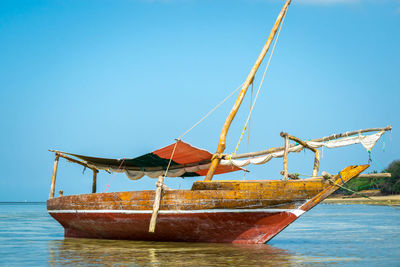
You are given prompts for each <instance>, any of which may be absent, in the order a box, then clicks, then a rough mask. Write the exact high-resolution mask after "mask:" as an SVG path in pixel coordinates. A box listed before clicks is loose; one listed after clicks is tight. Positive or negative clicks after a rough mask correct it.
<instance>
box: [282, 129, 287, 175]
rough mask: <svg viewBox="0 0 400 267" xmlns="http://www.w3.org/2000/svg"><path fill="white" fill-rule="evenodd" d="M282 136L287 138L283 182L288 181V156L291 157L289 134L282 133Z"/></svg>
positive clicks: (284, 152)
mask: <svg viewBox="0 0 400 267" xmlns="http://www.w3.org/2000/svg"><path fill="white" fill-rule="evenodd" d="M281 136H282V137H283V138H285V145H284V150H283V180H285V181H286V180H287V179H288V167H287V161H288V155H289V135H288V134H287V133H281Z"/></svg>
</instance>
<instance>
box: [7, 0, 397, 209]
mask: <svg viewBox="0 0 400 267" xmlns="http://www.w3.org/2000/svg"><path fill="white" fill-rule="evenodd" d="M282 5H283V1H278V0H276V1H273V0H271V1H267V0H243V1H207V0H206V1H195V0H179V1H178V0H177V1H174V0H169V1H168V0H165V1H157V0H154V1H144V0H143V1H134V0H125V1H122V0H120V1H111V0H110V1H108V0H87V1H40V0H37V1H24V0H20V1H15V0H12V1H7V0H3V1H1V2H0V51H1V52H0V103H1V104H0V122H1V131H0V140H1V141H0V142H1V147H2V153H1V155H0V160H1V162H2V170H1V174H0V201H24V200H28V201H44V200H46V199H47V197H48V193H49V188H50V180H51V172H52V165H53V160H54V155H53V154H51V153H49V152H48V151H47V150H48V149H59V150H63V151H68V152H72V153H78V154H86V155H93V156H99V157H116V158H122V157H136V156H139V155H142V154H144V153H147V152H150V151H153V150H155V149H158V148H160V147H163V146H166V145H168V144H170V143H172V142H174V138H176V137H178V136H180V135H181V134H182V133H183V132H185V131H186V130H187V129H188V128H190V127H191V126H192V125H193V124H194V123H195V122H196V121H197V120H199V119H200V118H201V117H202V116H203V115H204V114H205V113H207V112H208V111H209V110H210V109H211V108H213V107H214V106H215V105H216V104H217V103H219V102H220V101H221V100H222V99H223V98H224V97H225V96H227V95H228V94H229V93H230V92H232V91H233V90H234V89H235V88H236V87H237V86H238V85H239V84H241V83H242V82H243V81H244V80H245V78H246V76H247V74H248V72H249V71H250V68H251V67H252V65H253V63H254V61H255V59H256V58H257V56H258V54H259V52H260V51H261V48H262V46H263V45H264V43H265V41H266V38H267V36H268V34H269V32H270V29H271V28H272V25H273V23H274V22H275V19H276V17H277V15H278V13H279V11H280V9H281V7H282ZM399 44H400V1H396V0H390V1H389V0H387V1H373V0H370V1H368V0H365V1H364V0H358V1H357V0H353V1H344V0H336V1H335V0H327V1H317V0H302V1H301V0H298V1H296V0H294V1H293V3H292V5H291V6H290V8H289V11H288V14H287V17H286V20H285V23H284V25H283V29H282V32H281V35H280V38H279V41H278V44H277V48H276V51H275V54H274V57H273V59H272V62H271V65H270V68H269V72H268V73H267V76H266V80H265V82H264V84H263V87H262V91H261V95H260V97H259V99H258V102H257V105H256V107H255V110H254V114H253V118H252V122H251V130H250V135H251V141H250V146H249V150H250V151H257V150H262V149H266V148H269V147H274V146H280V145H282V143H283V142H282V141H283V140H282V138H281V137H280V136H279V133H280V132H281V131H287V132H289V133H291V134H293V135H295V136H298V137H300V138H303V139H312V138H318V137H322V136H326V135H330V134H332V133H338V132H344V131H347V130H357V129H361V128H369V127H384V126H386V125H389V124H391V125H393V129H394V130H393V133H392V134H391V135H390V134H387V135H385V136H384V138H383V139H382V140H381V141H380V142H379V143H378V144H377V145H376V147H375V148H374V149H373V159H374V162H373V164H372V166H371V168H370V169H369V170H370V171H373V170H381V169H382V168H384V167H386V166H387V165H388V164H389V163H390V162H391V161H393V160H395V159H399V158H400V157H399V153H398V151H400V141H399V138H398V134H397V129H398V128H399V127H400V119H399V111H398V107H399V100H400V90H399V89H400V88H399V87H400V73H399V70H400V63H399V62H400V53H399V49H398V47H399ZM264 67H265V64H263V65H262V66H261V69H260V72H259V73H258V74H257V76H256V81H255V85H256V86H255V88H257V86H258V84H259V81H260V78H261V76H262V71H263V69H264ZM233 101H234V99H231V100H230V101H228V102H227V103H226V104H225V105H224V106H222V107H221V108H220V109H219V110H218V111H216V112H215V113H214V114H213V115H212V116H210V117H209V118H208V119H207V120H206V121H204V122H203V123H202V124H200V126H198V127H197V128H195V129H194V130H193V131H192V132H190V134H188V135H187V136H186V137H185V138H184V141H187V142H189V143H191V144H193V145H195V146H197V147H201V148H205V149H208V150H209V151H211V152H214V151H215V149H216V147H217V143H218V136H219V133H220V130H221V127H222V124H223V122H224V120H225V117H226V115H227V114H228V112H229V110H230V108H231V106H232V104H233ZM249 102H250V98H249V97H246V99H245V100H244V102H243V106H242V108H241V110H240V114H239V115H238V116H237V119H236V120H235V121H234V123H233V125H232V128H231V131H230V132H229V135H228V140H227V141H228V146H227V152H232V151H233V149H234V147H235V145H236V143H237V140H238V138H239V135H240V132H241V129H242V127H243V124H244V121H245V118H246V116H247V114H248V110H249ZM246 138H247V137H245V139H246ZM383 147H385V149H383ZM245 151H246V141H243V143H242V145H241V147H240V150H239V152H245ZM367 161H368V155H367V153H366V151H365V149H364V148H363V147H362V146H361V145H355V146H354V147H347V148H341V149H336V150H328V149H325V150H324V151H323V159H322V162H321V171H322V170H326V171H328V172H331V173H334V172H337V171H339V170H340V169H342V168H344V167H345V166H347V165H352V164H364V163H367ZM312 163H313V155H312V154H311V153H310V152H304V153H303V152H302V153H300V154H293V155H290V156H289V171H291V172H299V173H304V174H310V173H311V170H312ZM281 169H282V161H281V160H278V159H275V160H272V161H271V162H269V163H268V164H267V165H265V166H257V167H250V168H249V170H250V171H251V172H250V173H249V174H247V176H246V179H264V178H272V179H276V178H280V175H279V171H280V170H281ZM222 178H229V179H243V174H242V173H239V172H238V173H234V174H230V175H225V176H224V177H222ZM98 180H99V184H98V191H99V192H102V191H104V190H105V187H106V185H107V184H110V189H109V190H116V191H122V190H141V189H154V187H155V186H154V183H155V180H152V179H150V178H144V179H142V180H140V181H130V180H128V179H127V178H126V177H125V176H124V175H117V174H113V175H110V174H107V173H101V174H99V178H98ZM193 180H194V179H193V178H190V179H189V178H187V179H184V180H182V179H180V178H178V179H168V181H167V184H168V185H170V186H172V187H174V188H188V187H190V185H191V183H192V182H193ZM60 189H63V190H64V192H65V194H67V195H68V194H77V193H88V192H90V189H91V172H90V171H86V172H85V173H84V174H82V168H81V167H79V166H74V165H73V164H71V163H67V162H65V161H63V160H62V161H61V162H60V164H59V172H58V176H57V188H56V190H57V192H58V190H60Z"/></svg>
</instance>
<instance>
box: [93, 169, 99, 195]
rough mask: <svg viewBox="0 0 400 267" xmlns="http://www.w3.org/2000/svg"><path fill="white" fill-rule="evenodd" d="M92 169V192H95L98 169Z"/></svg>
mask: <svg viewBox="0 0 400 267" xmlns="http://www.w3.org/2000/svg"><path fill="white" fill-rule="evenodd" d="M92 171H93V182H92V193H96V191H97V173H98V172H99V171H98V170H96V169H92Z"/></svg>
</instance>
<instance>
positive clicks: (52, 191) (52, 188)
mask: <svg viewBox="0 0 400 267" xmlns="http://www.w3.org/2000/svg"><path fill="white" fill-rule="evenodd" d="M59 159H60V155H59V154H58V153H56V158H55V159H54V165H53V175H52V176H51V186H50V194H49V199H52V198H54V190H55V188H56V176H57V168H58V161H59Z"/></svg>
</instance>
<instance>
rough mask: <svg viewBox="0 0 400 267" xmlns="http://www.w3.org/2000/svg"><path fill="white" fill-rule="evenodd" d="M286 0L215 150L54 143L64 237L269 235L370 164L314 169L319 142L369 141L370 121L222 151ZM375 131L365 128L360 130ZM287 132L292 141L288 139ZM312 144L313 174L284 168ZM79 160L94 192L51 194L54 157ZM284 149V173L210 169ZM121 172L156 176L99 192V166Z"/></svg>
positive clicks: (53, 205)
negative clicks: (125, 151) (75, 148)
mask: <svg viewBox="0 0 400 267" xmlns="http://www.w3.org/2000/svg"><path fill="white" fill-rule="evenodd" d="M290 2H291V1H290V0H287V1H286V3H285V5H284V6H283V8H282V10H281V12H280V14H279V16H278V19H277V21H276V23H275V25H274V27H273V29H272V32H271V34H270V36H269V38H268V40H267V42H266V44H265V46H264V48H263V50H262V52H261V54H260V55H259V57H258V59H257V61H256V63H255V65H254V67H253V68H252V70H251V72H250V74H249V75H248V77H247V79H246V81H245V82H244V83H243V85H242V87H241V91H240V93H239V96H238V98H237V100H236V103H235V105H234V107H233V108H232V110H231V112H230V114H229V115H228V117H227V119H226V122H225V124H224V126H223V129H222V132H221V136H220V140H219V144H218V149H217V152H216V153H215V154H211V153H210V152H208V151H206V150H203V149H199V148H196V147H193V146H191V145H190V144H188V143H185V142H183V141H182V140H180V139H178V140H177V142H176V143H174V144H171V145H169V146H167V147H164V148H161V149H159V150H156V151H153V152H152V153H148V154H145V155H143V156H140V157H137V158H132V159H107V158H97V157H89V156H84V155H78V154H72V153H66V152H61V151H56V150H52V152H54V153H55V162H54V168H53V176H52V182H51V189H50V196H49V200H48V201H47V209H48V212H49V214H50V215H51V216H52V217H53V218H54V219H56V220H57V221H58V222H59V223H60V224H61V225H62V226H63V227H64V228H65V237H79V238H103V239H127V240H149V241H150V240H151V241H187V242H220V243H222V242H225V243H242V244H260V243H266V242H267V241H269V240H270V239H271V238H273V237H274V236H275V235H277V234H278V233H279V232H280V231H282V230H283V229H284V228H285V227H287V226H288V225H289V224H290V223H292V222H293V221H295V220H296V219H297V218H299V217H300V216H301V215H302V214H304V213H305V212H306V211H309V210H310V209H312V208H313V207H314V206H316V205H317V204H318V203H320V202H321V201H322V200H324V199H325V198H326V197H328V196H329V195H330V194H332V193H333V192H334V191H336V190H337V189H338V188H339V187H342V186H343V185H344V184H345V183H346V182H348V181H349V180H350V179H352V178H354V177H357V176H359V175H360V173H361V172H362V171H364V170H365V169H366V168H368V166H369V165H360V166H349V167H346V168H344V169H343V170H341V171H340V172H338V174H336V175H333V176H332V175H329V174H327V173H323V176H318V172H319V160H320V152H319V150H317V148H319V147H322V146H325V147H329V148H334V147H340V146H345V145H351V144H357V143H361V144H363V145H364V146H365V147H366V148H367V149H371V148H372V147H373V145H374V144H375V143H376V142H377V140H378V139H379V138H380V137H381V136H382V134H383V133H384V132H385V131H389V130H391V126H388V127H385V128H372V129H365V130H359V131H354V132H347V133H342V134H336V135H331V136H328V137H324V138H319V139H314V140H311V141H307V142H306V141H302V140H300V139H299V138H296V137H294V136H292V135H290V134H287V133H281V136H282V137H283V138H284V141H285V142H284V143H285V145H284V146H283V147H278V148H271V149H268V150H264V151H258V152H252V153H246V154H242V155H237V154H235V153H234V154H232V155H227V154H224V150H225V142H226V134H227V132H228V129H229V127H230V124H231V122H232V120H233V119H234V117H235V115H236V113H237V111H238V109H239V107H240V105H241V102H242V100H243V98H244V96H245V94H246V92H247V89H248V88H249V86H250V85H251V84H252V82H253V79H254V75H255V73H256V72H257V70H258V68H259V66H260V64H261V62H262V60H263V58H264V57H265V55H266V53H267V51H268V50H269V48H270V45H271V43H272V41H273V40H274V38H275V35H276V33H277V31H278V29H279V26H280V25H281V22H282V20H283V18H284V16H285V14H286V11H287V9H288V7H289V5H290ZM368 132H376V133H374V134H370V135H362V134H363V133H368ZM289 140H292V141H294V142H295V143H291V144H290V143H289ZM303 149H310V150H311V151H313V152H314V153H315V160H314V167H313V175H312V176H313V177H312V178H308V179H297V176H296V175H293V174H289V173H288V169H287V156H288V153H293V152H300V151H302V150H303ZM60 157H62V158H65V159H67V160H69V161H71V162H74V163H77V164H81V165H83V166H85V167H86V168H89V169H91V170H92V171H93V188H92V193H91V194H82V195H71V196H63V195H62V194H63V192H62V191H60V196H59V197H57V198H54V195H55V193H54V192H55V182H56V174H57V166H58V161H59V158H60ZM278 157H283V169H284V170H283V172H282V175H283V179H282V180H223V181H213V180H212V178H213V176H214V175H215V174H222V173H228V172H234V171H239V170H242V169H243V167H244V166H246V165H248V164H263V163H266V162H268V161H269V160H271V159H272V158H278ZM99 170H105V171H108V172H124V173H126V175H127V176H128V177H129V178H130V179H133V180H136V179H140V178H141V177H143V176H149V177H152V178H157V177H158V182H157V188H156V190H155V191H149V190H146V191H128V192H110V193H96V187H97V173H98V172H99ZM196 176H198V177H201V176H206V177H205V180H204V181H196V182H194V183H193V186H192V188H191V189H190V190H174V189H169V188H167V187H166V186H165V185H164V184H163V182H164V179H165V177H196Z"/></svg>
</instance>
